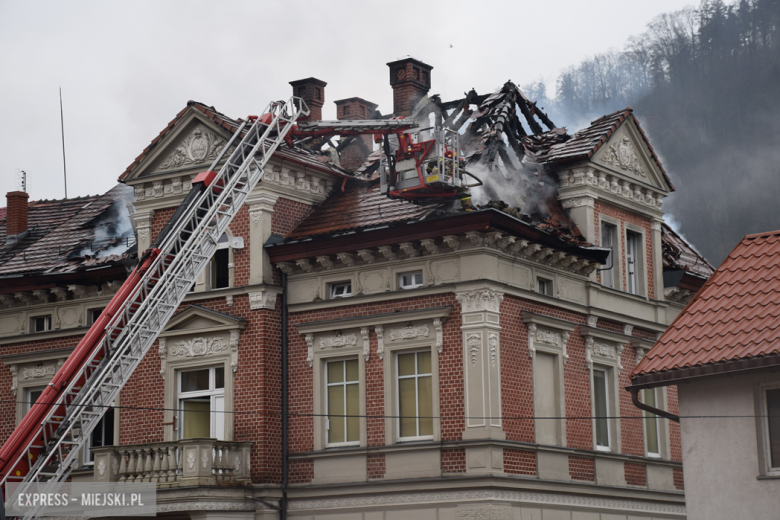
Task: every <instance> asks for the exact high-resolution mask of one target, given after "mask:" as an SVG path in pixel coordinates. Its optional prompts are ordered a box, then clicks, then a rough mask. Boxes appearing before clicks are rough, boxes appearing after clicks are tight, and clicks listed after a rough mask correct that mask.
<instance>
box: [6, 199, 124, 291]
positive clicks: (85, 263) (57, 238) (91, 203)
mask: <svg viewBox="0 0 780 520" xmlns="http://www.w3.org/2000/svg"><path fill="white" fill-rule="evenodd" d="M131 196H132V189H131V188H129V187H127V186H124V185H122V184H119V185H117V186H115V187H114V188H112V189H111V190H109V191H108V192H107V193H105V194H103V195H88V196H85V197H77V198H73V199H60V200H40V201H33V202H29V203H28V232H27V234H26V235H25V236H24V237H23V238H22V240H20V241H18V242H16V243H14V244H8V243H6V241H5V236H6V220H5V218H3V220H2V221H0V237H2V239H3V244H2V245H0V276H11V275H33V274H52V273H71V272H76V271H83V270H87V269H92V268H95V267H100V266H105V265H111V264H118V263H121V262H123V261H125V260H128V259H130V258H132V257H133V256H134V254H135V253H134V252H135V248H134V247H132V245H133V244H134V241H135V239H134V238H133V234H132V227H131V225H130V223H129V220H128V221H127V222H125V223H123V229H122V231H121V232H120V233H119V235H121V236H109V235H111V233H112V232H111V231H109V230H112V229H113V230H114V232H116V229H117V227H116V223H112V222H109V221H107V220H106V218H109V215H112V213H113V212H114V210H116V207H117V206H118V205H123V204H124V202H125V201H126V200H130V199H129V197H131ZM111 218H113V216H112V217H111ZM113 252H116V254H112V253H113Z"/></svg>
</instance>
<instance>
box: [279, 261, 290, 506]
mask: <svg viewBox="0 0 780 520" xmlns="http://www.w3.org/2000/svg"><path fill="white" fill-rule="evenodd" d="M281 275H282V290H283V292H282V500H281V501H280V504H279V506H280V510H279V518H280V520H287V487H288V486H289V460H290V457H289V453H288V452H289V445H288V440H287V437H288V434H289V417H288V412H289V402H288V400H289V395H288V389H287V275H286V274H284V273H281Z"/></svg>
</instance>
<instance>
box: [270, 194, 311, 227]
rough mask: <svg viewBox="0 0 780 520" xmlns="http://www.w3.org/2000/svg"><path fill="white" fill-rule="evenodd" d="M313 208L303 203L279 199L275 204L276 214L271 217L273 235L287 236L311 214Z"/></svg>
mask: <svg viewBox="0 0 780 520" xmlns="http://www.w3.org/2000/svg"><path fill="white" fill-rule="evenodd" d="M311 210H312V207H311V206H309V205H308V204H304V203H302V202H295V201H294V200H290V199H285V198H279V199H277V201H276V204H274V214H273V217H271V233H274V234H276V235H282V236H284V235H286V234H287V233H289V232H290V231H291V230H292V229H293V228H294V227H295V226H297V225H298V222H300V221H301V220H303V219H304V218H305V217H306V215H308V214H309V213H311Z"/></svg>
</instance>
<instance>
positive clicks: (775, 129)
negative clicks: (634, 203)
mask: <svg viewBox="0 0 780 520" xmlns="http://www.w3.org/2000/svg"><path fill="white" fill-rule="evenodd" d="M546 90H547V89H546V85H544V84H543V83H536V84H534V85H529V86H527V87H526V91H527V94H528V95H529V97H531V99H534V98H536V99H538V100H539V106H543V107H545V109H546V111H547V112H548V114H549V115H550V116H551V119H552V120H553V121H554V122H555V123H556V124H558V125H566V126H567V127H568V128H569V129H570V130H574V129H577V128H581V127H582V126H584V125H585V124H587V123H588V122H589V121H590V120H592V119H594V118H596V117H598V116H600V115H602V114H605V113H609V112H612V111H614V110H617V109H621V108H624V107H627V106H631V107H633V108H634V113H635V114H636V115H637V117H638V118H639V120H640V122H641V123H642V125H643V128H644V129H645V131H646V132H647V133H648V134H649V137H650V139H651V141H652V142H653V144H654V147H655V149H656V151H657V152H659V154H660V156H661V159H662V161H663V162H664V165H665V167H666V169H667V171H668V172H669V173H670V176H671V178H672V181H673V182H674V184H675V187H676V188H677V190H678V191H677V193H675V194H673V195H672V196H670V197H669V199H667V202H666V204H665V205H664V210H665V211H666V212H667V213H670V214H671V215H672V216H673V217H672V218H673V219H675V220H676V221H677V223H678V225H679V229H680V231H681V232H682V233H683V234H684V235H685V236H686V237H687V238H688V239H689V240H690V241H691V242H692V243H693V244H694V246H695V247H696V248H697V249H698V250H699V251H700V252H701V253H702V254H704V255H705V257H706V258H707V259H708V260H710V262H711V263H713V264H715V265H718V264H719V263H720V262H721V261H722V260H723V259H724V258H725V257H726V255H728V253H729V251H730V250H731V249H732V248H733V247H734V246H735V245H736V243H737V242H738V241H739V239H740V238H741V237H742V236H743V235H745V234H747V233H758V232H761V231H769V230H776V229H780V0H742V1H739V2H737V3H734V4H727V3H724V2H722V1H712V0H708V1H705V2H703V3H702V5H701V6H700V7H699V8H687V9H684V10H682V11H679V12H675V13H670V14H664V15H661V16H659V17H658V18H656V19H655V20H653V21H652V22H651V23H650V24H649V26H648V30H647V32H645V33H644V34H642V35H639V36H636V37H634V38H631V39H630V40H629V41H628V42H627V44H626V45H625V48H624V49H623V50H622V51H609V52H606V53H604V54H600V55H597V56H594V57H593V58H591V59H588V60H585V61H583V62H582V63H581V64H580V65H579V66H576V67H571V68H569V69H568V70H565V71H563V72H562V73H561V75H560V76H559V78H558V81H557V84H556V86H555V97H554V98H553V99H548V98H547V96H546V94H547V92H546ZM667 220H669V217H667Z"/></svg>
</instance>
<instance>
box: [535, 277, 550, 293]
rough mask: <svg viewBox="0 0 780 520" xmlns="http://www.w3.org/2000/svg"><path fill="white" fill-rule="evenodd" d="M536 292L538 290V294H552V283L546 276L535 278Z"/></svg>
mask: <svg viewBox="0 0 780 520" xmlns="http://www.w3.org/2000/svg"><path fill="white" fill-rule="evenodd" d="M536 292H538V293H539V294H544V295H547V296H552V294H553V283H552V280H548V279H547V278H537V279H536Z"/></svg>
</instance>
